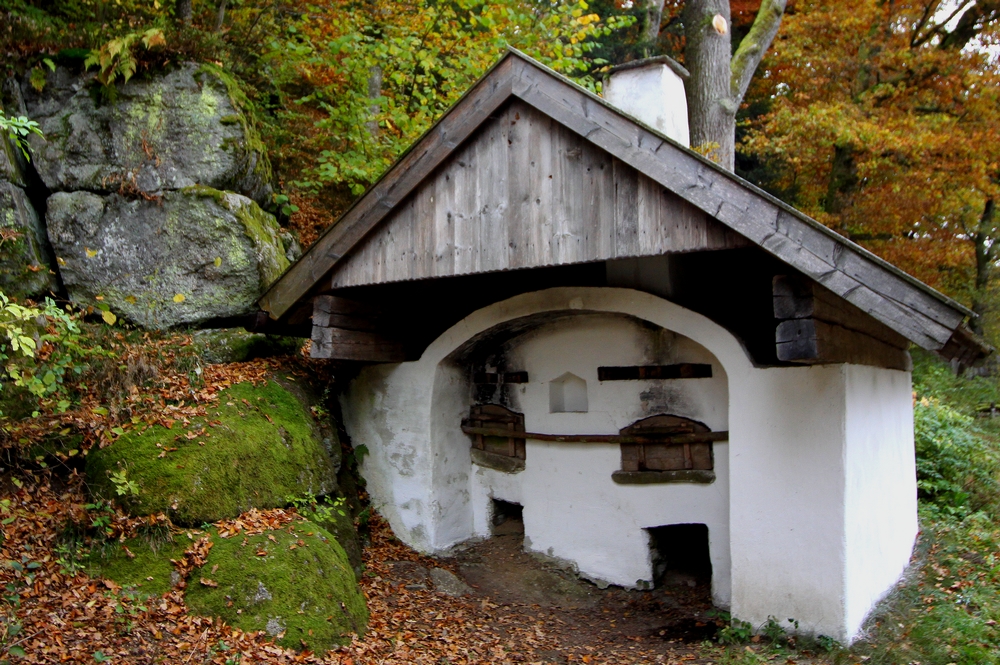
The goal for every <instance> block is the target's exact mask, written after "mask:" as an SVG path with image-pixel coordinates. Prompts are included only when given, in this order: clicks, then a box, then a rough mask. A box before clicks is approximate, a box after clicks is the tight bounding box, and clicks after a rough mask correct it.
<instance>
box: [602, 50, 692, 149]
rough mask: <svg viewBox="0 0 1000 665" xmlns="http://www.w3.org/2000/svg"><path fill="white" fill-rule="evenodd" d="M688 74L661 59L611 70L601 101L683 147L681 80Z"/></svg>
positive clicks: (685, 131) (684, 124)
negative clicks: (603, 100) (605, 101)
mask: <svg viewBox="0 0 1000 665" xmlns="http://www.w3.org/2000/svg"><path fill="white" fill-rule="evenodd" d="M689 76H690V74H689V73H688V71H687V70H686V69H684V67H682V66H681V65H680V64H679V63H678V62H677V61H676V60H674V59H673V58H669V57H667V56H665V55H662V56H657V57H655V58H646V59H645V60H634V61H632V62H627V63H625V64H624V65H618V66H617V67H612V68H611V70H609V71H608V74H607V78H605V79H604V99H605V100H607V102H608V103H609V104H611V105H612V106H615V107H617V108H619V109H621V110H622V111H624V112H625V113H627V114H628V115H630V116H632V117H634V118H637V119H639V120H641V121H642V122H644V123H646V124H647V125H649V126H650V127H652V128H654V129H656V130H659V131H660V132H662V133H664V134H666V135H667V136H669V137H670V138H672V139H673V140H675V141H677V142H678V143H680V144H681V145H683V146H689V145H690V141H691V140H690V137H689V134H688V113H687V98H686V97H685V96H684V79H686V78H688V77H689Z"/></svg>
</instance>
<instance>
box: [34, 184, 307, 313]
mask: <svg viewBox="0 0 1000 665" xmlns="http://www.w3.org/2000/svg"><path fill="white" fill-rule="evenodd" d="M46 222H47V226H48V236H49V239H50V241H51V242H52V248H53V250H54V252H55V255H56V261H57V262H58V264H59V266H60V270H61V273H62V279H63V283H64V284H65V286H66V289H67V291H68V292H69V296H70V298H71V299H72V300H74V301H76V302H80V303H85V304H91V305H93V304H96V303H97V302H98V298H100V301H101V302H103V303H105V304H107V305H109V306H110V307H111V309H112V310H114V311H115V312H118V313H120V314H124V315H125V316H127V317H128V318H129V319H131V320H132V321H134V322H136V323H139V324H140V325H142V326H144V327H146V328H169V327H173V326H177V325H180V324H193V323H200V322H202V321H205V320H208V319H211V318H215V317H222V316H235V315H238V314H242V313H244V312H247V311H249V310H250V309H251V308H252V307H253V305H254V302H255V301H256V299H257V297H258V296H259V295H260V293H261V292H262V291H263V290H264V288H266V287H267V285H268V284H270V283H271V282H272V281H273V280H274V279H276V278H277V277H278V276H279V275H280V274H281V273H282V271H283V270H285V268H287V267H288V259H287V258H286V256H285V248H284V247H283V245H282V243H281V239H280V237H279V236H280V231H281V229H280V228H279V227H278V223H277V222H276V221H275V220H274V217H272V216H271V215H269V214H267V213H265V212H264V211H262V210H261V209H260V208H259V207H258V206H257V204H256V203H254V202H253V201H251V200H250V199H248V198H247V197H245V196H240V195H239V194H233V193H227V192H221V191H218V190H214V189H209V188H206V187H190V188H187V189H184V190H181V191H170V192H166V193H164V194H162V195H161V196H160V197H159V198H156V199H151V200H147V199H141V198H140V199H128V198H125V197H123V196H121V195H120V194H111V195H109V196H100V195H98V194H93V193H90V192H57V193H55V194H53V195H52V196H51V197H49V200H48V212H47V214H46Z"/></svg>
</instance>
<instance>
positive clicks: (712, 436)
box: [462, 424, 729, 446]
mask: <svg viewBox="0 0 1000 665" xmlns="http://www.w3.org/2000/svg"><path fill="white" fill-rule="evenodd" d="M462 431H463V432H465V433H466V434H479V435H482V436H499V437H505V438H510V439H535V440H537V441H546V442H549V443H613V444H619V443H658V444H662V445H678V446H680V445H683V444H685V443H711V442H713V441H728V440H729V432H728V431H727V432H695V433H691V434H661V435H658V436H657V435H653V436H636V435H626V434H540V433H538V432H514V431H511V430H507V429H502V428H499V427H470V426H468V425H465V424H463V425H462Z"/></svg>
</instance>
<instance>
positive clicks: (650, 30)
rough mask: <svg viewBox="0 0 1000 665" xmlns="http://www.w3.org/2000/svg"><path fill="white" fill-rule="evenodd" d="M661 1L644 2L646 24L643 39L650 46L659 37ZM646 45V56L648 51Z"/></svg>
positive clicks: (648, 0)
mask: <svg viewBox="0 0 1000 665" xmlns="http://www.w3.org/2000/svg"><path fill="white" fill-rule="evenodd" d="M663 2H664V0H647V4H646V25H645V27H644V30H643V33H644V34H643V37H644V41H645V42H646V43H647V44H648V45H649V46H652V45H653V44H655V43H656V40H657V39H659V37H660V23H662V22H663ZM649 46H647V51H646V56H647V57H648V56H649V55H651V54H650V53H649Z"/></svg>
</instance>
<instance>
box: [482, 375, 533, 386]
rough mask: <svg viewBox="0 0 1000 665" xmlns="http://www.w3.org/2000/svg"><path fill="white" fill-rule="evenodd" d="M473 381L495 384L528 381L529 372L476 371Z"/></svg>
mask: <svg viewBox="0 0 1000 665" xmlns="http://www.w3.org/2000/svg"><path fill="white" fill-rule="evenodd" d="M472 382H473V383H480V384H488V385H494V384H498V383H527V382H528V373H527V372H476V373H475V374H473V376H472Z"/></svg>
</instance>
